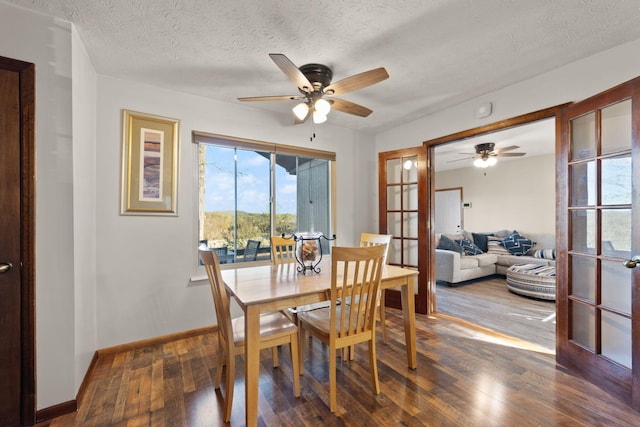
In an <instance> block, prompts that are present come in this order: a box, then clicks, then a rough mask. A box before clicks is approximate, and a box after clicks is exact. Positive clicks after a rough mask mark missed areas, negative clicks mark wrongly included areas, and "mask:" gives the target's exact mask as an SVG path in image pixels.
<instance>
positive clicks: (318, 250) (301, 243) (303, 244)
mask: <svg viewBox="0 0 640 427" xmlns="http://www.w3.org/2000/svg"><path fill="white" fill-rule="evenodd" d="M282 237H284V238H285V239H293V240H294V241H295V242H296V261H298V269H297V270H298V273H302V274H307V271H308V270H309V271H313V272H314V273H320V267H318V264H320V261H322V245H321V244H320V239H325V240H335V239H336V235H335V234H334V235H333V237H332V238H329V237H326V236H325V235H324V234H322V233H321V232H298V233H295V234H293V236H290V237H285V235H284V234H282Z"/></svg>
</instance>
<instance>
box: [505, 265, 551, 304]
mask: <svg viewBox="0 0 640 427" xmlns="http://www.w3.org/2000/svg"><path fill="white" fill-rule="evenodd" d="M507 288H509V290H510V291H511V292H513V293H516V294H519V295H524V296H527V297H533V298H539V299H546V300H553V301H555V299H556V267H555V266H553V265H543V264H515V265H512V266H511V267H509V269H508V270H507Z"/></svg>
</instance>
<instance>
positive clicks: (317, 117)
mask: <svg viewBox="0 0 640 427" xmlns="http://www.w3.org/2000/svg"><path fill="white" fill-rule="evenodd" d="M326 121H327V116H326V115H325V114H320V112H319V111H314V112H313V123H315V124H320V123H324V122H326Z"/></svg>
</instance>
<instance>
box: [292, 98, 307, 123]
mask: <svg viewBox="0 0 640 427" xmlns="http://www.w3.org/2000/svg"><path fill="white" fill-rule="evenodd" d="M293 114H295V115H296V117H297V118H298V119H299V120H304V118H305V117H307V114H309V106H308V105H307V103H306V102H301V103H300V104H298V105H296V106H295V107H293Z"/></svg>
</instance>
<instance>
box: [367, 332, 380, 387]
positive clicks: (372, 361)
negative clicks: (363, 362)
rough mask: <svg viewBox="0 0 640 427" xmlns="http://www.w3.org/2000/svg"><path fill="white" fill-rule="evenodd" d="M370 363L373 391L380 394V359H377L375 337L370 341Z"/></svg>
mask: <svg viewBox="0 0 640 427" xmlns="http://www.w3.org/2000/svg"><path fill="white" fill-rule="evenodd" d="M369 365H371V385H372V386H373V392H374V393H375V394H380V383H379V382H378V360H377V359H376V340H375V337H374V338H373V339H372V340H371V341H369Z"/></svg>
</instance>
